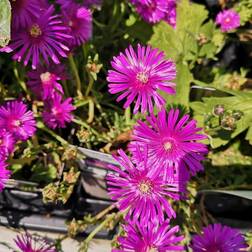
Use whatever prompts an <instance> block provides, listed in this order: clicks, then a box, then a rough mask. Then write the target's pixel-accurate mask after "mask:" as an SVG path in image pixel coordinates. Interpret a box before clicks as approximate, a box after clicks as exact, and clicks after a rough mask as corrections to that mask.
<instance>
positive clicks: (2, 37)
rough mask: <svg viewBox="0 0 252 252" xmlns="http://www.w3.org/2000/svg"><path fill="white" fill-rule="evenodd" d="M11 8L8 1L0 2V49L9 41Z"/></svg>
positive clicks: (2, 0)
mask: <svg viewBox="0 0 252 252" xmlns="http://www.w3.org/2000/svg"><path fill="white" fill-rule="evenodd" d="M10 26H11V6H10V2H9V1H8V0H1V2H0V47H4V46H6V45H7V44H8V43H9V41H10Z"/></svg>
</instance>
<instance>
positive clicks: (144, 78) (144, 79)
mask: <svg viewBox="0 0 252 252" xmlns="http://www.w3.org/2000/svg"><path fill="white" fill-rule="evenodd" d="M136 78H137V80H139V81H140V82H141V83H142V84H146V83H147V82H148V80H149V78H148V75H147V74H146V73H144V72H140V73H138V74H137V76H136Z"/></svg>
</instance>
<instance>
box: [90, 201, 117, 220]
mask: <svg viewBox="0 0 252 252" xmlns="http://www.w3.org/2000/svg"><path fill="white" fill-rule="evenodd" d="M115 207H116V205H115V204H112V205H110V206H109V207H107V208H105V209H104V210H102V211H101V212H100V213H98V214H97V215H96V216H95V219H96V220H100V219H101V218H102V217H103V216H104V215H106V214H107V213H109V212H110V211H111V210H113V209H114V208H115Z"/></svg>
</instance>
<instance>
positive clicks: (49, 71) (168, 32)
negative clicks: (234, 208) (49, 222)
mask: <svg viewBox="0 0 252 252" xmlns="http://www.w3.org/2000/svg"><path fill="white" fill-rule="evenodd" d="M196 2H197V1H192V2H191V1H189V0H179V1H175V0H169V1H167V0H124V1H122V0H113V1H103V2H102V1H101V0H83V1H77V0H76V1H74V0H55V1H47V0H42V1H41V0H40V1H38V0H29V1H27V0H19V1H8V0H3V1H2V2H1V3H0V14H1V15H0V24H1V27H0V46H1V49H0V51H1V57H0V68H1V70H0V71H1V78H0V104H1V105H0V191H2V190H4V187H5V186H6V184H8V181H10V179H12V178H13V179H25V180H29V181H34V182H37V183H38V184H39V185H40V186H41V187H42V188H43V193H42V194H43V200H44V202H45V203H53V204H57V203H59V202H60V203H62V204H66V203H67V202H68V200H69V199H70V198H71V195H72V193H73V191H74V189H75V185H76V184H77V183H79V177H80V176H81V175H80V174H81V171H80V170H79V163H78V160H80V159H82V158H83V156H82V155H81V154H80V153H79V152H78V148H77V146H82V147H86V148H89V149H94V150H99V151H102V152H106V153H112V154H113V156H114V159H115V161H116V162H117V165H112V164H111V165H110V166H109V167H108V175H107V176H106V183H107V190H108V194H109V195H110V197H111V199H112V200H113V203H112V205H111V206H109V207H108V208H107V209H105V210H103V211H102V212H101V213H98V215H96V216H92V215H87V216H84V218H83V219H81V220H76V219H73V220H72V221H70V222H69V223H68V235H69V236H71V237H75V236H76V235H77V234H79V233H81V232H83V231H85V230H86V229H87V227H88V226H90V225H93V226H95V228H94V230H93V231H92V232H91V233H90V235H89V236H88V237H87V238H86V239H85V240H84V242H81V244H80V251H87V250H88V246H89V243H90V241H91V240H92V238H93V237H94V236H95V235H96V233H98V232H99V231H100V230H101V229H104V228H105V229H108V230H113V229H114V227H115V226H119V230H118V232H117V234H116V235H115V238H114V240H113V249H112V251H115V252H116V251H118V252H119V251H122V252H123V251H125V252H126V251H137V252H151V251H160V252H163V251H194V252H203V251H209V252H217V251H221V252H231V251H234V252H238V251H241V250H242V249H246V248H248V246H249V243H250V242H251V241H249V235H247V237H248V238H247V239H245V237H244V235H243V234H241V233H240V232H239V231H237V230H235V229H233V228H232V227H228V226H225V225H221V224H220V223H216V222H217V221H216V220H215V219H214V218H213V217H212V216H211V215H210V214H209V213H206V210H205V209H204V206H202V204H200V205H199V206H198V205H197V204H196V203H195V201H194V199H195V196H196V192H197V190H200V189H211V188H228V187H230V186H232V189H233V188H236V187H237V188H239V187H242V188H243V189H244V188H245V189H246V188H250V189H251V178H252V174H251V171H249V170H246V169H245V168H246V167H245V166H246V165H247V166H249V165H251V164H252V159H251V154H249V151H248V150H251V149H252V148H251V144H252V105H251V104H252V102H251V99H252V91H251V79H250V78H251V74H252V72H251V67H252V65H251V61H250V60H251V45H250V44H249V40H251V29H252V28H251V27H252V26H251V20H252V5H251V3H250V1H249V0H240V1H216V3H214V7H212V6H211V5H207V4H206V5H203V4H202V3H201V4H198V3H196ZM213 2H214V1H213ZM237 45H239V46H237ZM241 48H242V50H241ZM239 50H240V51H239ZM237 51H238V53H237ZM241 51H242V52H245V55H246V57H244V59H242V61H241V60H240V61H239V57H238V56H239V53H240V52H241ZM248 52H250V54H249V53H248ZM244 145H245V146H246V148H247V150H245V151H244V148H242V147H243V146H244ZM246 148H245V149H246ZM226 153H228V154H226ZM230 153H231V156H232V158H227V156H228V157H229V156H230V155H229V154H230ZM220 156H221V157H222V158H219V157H220ZM225 166H227V167H229V166H230V167H231V169H233V174H232V172H231V173H230V172H229V171H227V170H225V169H224V168H223V167H225ZM244 170H245V172H243V171H244ZM241 171H242V172H241ZM241 173H243V175H241ZM235 174H238V176H237V177H235V178H234V176H235ZM115 209H118V211H117V210H115ZM196 233H197V234H196ZM192 234H194V236H193V237H191V235H192ZM64 238H66V236H64V237H63V238H60V239H59V240H57V241H56V242H55V243H51V242H49V241H47V240H46V239H44V238H41V237H37V236H32V235H31V234H29V233H27V232H26V233H24V234H20V235H18V236H17V238H16V239H15V243H16V245H17V247H18V248H19V249H20V250H21V251H24V252H27V251H30V252H31V251H33V252H54V251H61V245H60V244H61V241H62V240H63V239H64ZM250 240H251V239H250ZM3 242H4V241H3Z"/></svg>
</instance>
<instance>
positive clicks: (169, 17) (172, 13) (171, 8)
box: [164, 0, 177, 29]
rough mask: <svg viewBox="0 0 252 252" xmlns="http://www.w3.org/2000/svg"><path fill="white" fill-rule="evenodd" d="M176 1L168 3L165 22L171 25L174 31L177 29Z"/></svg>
mask: <svg viewBox="0 0 252 252" xmlns="http://www.w3.org/2000/svg"><path fill="white" fill-rule="evenodd" d="M176 16H177V12H176V1H174V0H170V1H169V2H168V8H167V13H166V15H165V17H164V20H165V21H166V22H167V23H168V24H169V25H171V26H172V27H173V28H174V29H175V28H176Z"/></svg>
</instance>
